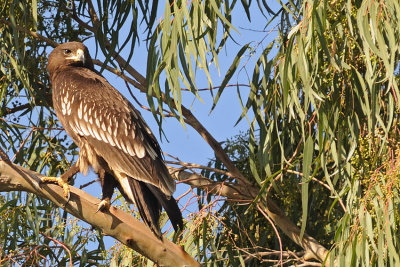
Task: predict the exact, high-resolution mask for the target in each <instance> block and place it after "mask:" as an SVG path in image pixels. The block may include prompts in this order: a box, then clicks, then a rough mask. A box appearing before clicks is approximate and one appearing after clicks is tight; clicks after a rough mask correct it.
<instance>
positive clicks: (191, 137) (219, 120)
mask: <svg viewBox="0 0 400 267" xmlns="http://www.w3.org/2000/svg"><path fill="white" fill-rule="evenodd" d="M238 5H240V4H239V3H238ZM160 11H161V12H162V11H163V8H161V9H160ZM251 12H252V13H251V14H252V22H249V21H248V19H247V17H246V15H245V13H244V10H243V8H241V7H239V6H238V7H236V11H235V13H233V16H232V17H233V19H234V20H233V26H234V27H236V29H237V30H238V31H239V32H236V31H232V32H231V34H232V36H233V37H234V38H235V41H236V43H235V42H233V41H231V40H229V41H228V43H227V46H226V48H225V49H223V50H222V51H221V52H220V56H219V63H220V72H218V70H217V68H216V67H215V66H214V65H211V66H210V73H211V75H212V79H213V83H214V84H213V85H214V86H218V85H219V84H220V83H221V81H222V80H223V78H224V76H223V75H224V74H225V73H226V71H227V70H228V68H229V67H230V65H231V63H232V61H233V60H234V58H235V56H236V54H237V52H238V51H239V50H240V49H241V48H242V46H244V45H245V44H247V43H248V42H250V41H251V42H252V43H251V46H252V47H256V46H259V47H258V48H257V49H256V50H255V51H254V54H253V55H252V56H249V53H245V56H244V57H243V58H242V61H241V65H240V67H239V68H238V70H237V71H236V73H235V74H234V76H233V78H232V80H231V82H230V83H229V84H235V83H243V84H248V79H249V78H248V77H247V75H248V73H246V69H247V70H248V72H249V73H252V70H253V68H254V65H255V62H256V61H257V59H258V57H259V56H260V53H261V52H262V50H263V48H265V46H267V45H268V44H269V43H270V42H271V41H272V40H273V38H275V36H276V34H274V33H275V32H274V31H272V33H268V31H269V30H271V28H268V29H264V27H265V24H266V23H267V19H266V18H265V17H263V16H262V14H261V12H260V11H259V8H258V7H257V5H255V4H253V5H252V8H251ZM161 16H162V13H160V14H159V16H158V18H160V17H161ZM126 34H127V32H124V30H122V31H120V35H121V36H125V35H126ZM266 36H267V37H266ZM145 37H146V36H145V35H142V36H140V38H141V39H144V38H145ZM121 38H122V37H121ZM85 44H86V45H87V46H88V47H89V51H96V50H95V44H94V40H92V39H89V40H87V41H85ZM128 50H129V49H128ZM128 52H129V51H123V53H121V56H122V57H125V58H127V53H128ZM124 53H125V54H124ZM147 54H148V53H147V48H146V45H145V43H144V42H142V43H140V44H139V45H136V48H135V52H134V55H133V57H132V60H131V62H130V64H131V65H132V66H133V67H134V68H135V69H136V70H137V71H139V73H141V74H142V75H145V73H146V62H147ZM246 54H247V55H246ZM92 57H93V58H96V59H99V60H102V61H103V60H104V56H103V55H101V53H98V54H97V55H95V53H94V52H92ZM219 73H221V75H219ZM103 75H104V76H105V77H106V78H107V79H108V81H109V82H110V83H111V84H112V85H113V86H114V87H115V88H117V89H118V90H119V91H120V92H121V93H122V94H123V95H124V96H125V97H127V98H128V99H129V100H130V101H131V102H132V103H133V104H134V106H135V107H136V108H138V109H139V111H140V112H141V113H142V116H143V117H144V119H145V121H146V122H147V124H148V125H149V127H150V128H151V129H152V131H153V132H154V133H155V136H156V137H157V138H158V140H160V136H159V134H158V125H157V123H156V121H155V119H154V117H153V115H152V114H151V113H150V112H148V111H145V110H143V109H140V108H139V107H138V105H137V104H136V103H135V102H134V101H133V99H132V98H131V96H130V95H129V93H128V90H127V88H126V85H125V82H124V81H123V80H122V79H121V78H119V77H117V76H116V75H114V74H110V73H108V72H107V71H104V72H103ZM196 80H197V81H196V82H197V87H198V88H207V87H208V83H207V80H206V79H205V76H204V77H202V75H201V74H199V75H198V76H196ZM131 88H132V89H133V93H134V94H135V97H136V98H137V99H138V100H139V101H140V102H141V104H144V105H145V106H148V104H147V100H146V97H145V95H144V94H142V93H140V92H139V90H136V89H135V88H133V87H131ZM240 92H241V94H242V97H243V98H244V100H245V99H246V97H247V95H248V92H249V89H248V88H247V87H241V88H240ZM182 94H183V96H182V99H183V100H182V103H183V105H185V106H186V107H187V108H190V109H191V111H192V113H193V114H194V115H195V116H196V117H197V119H198V120H199V121H200V122H201V123H202V124H203V125H204V126H205V128H206V129H208V130H209V132H210V133H211V134H212V135H213V136H214V137H215V138H216V139H217V140H218V141H220V142H221V141H225V140H226V139H227V138H230V137H232V136H235V135H237V134H238V133H239V132H240V131H247V129H248V128H249V127H248V123H247V121H246V120H245V119H243V120H242V121H241V122H240V123H239V124H238V125H236V126H235V123H236V121H237V119H238V118H239V116H240V114H241V112H242V109H241V107H240V103H239V99H238V96H237V89H236V87H228V88H226V89H225V90H224V92H223V94H222V96H221V98H220V101H219V102H218V104H217V106H216V108H215V109H214V110H213V112H212V113H210V109H211V107H212V103H213V100H212V98H211V95H210V93H209V92H207V91H203V92H201V93H200V96H201V98H202V99H203V101H204V103H202V102H200V101H198V100H197V99H196V98H195V96H194V95H192V94H191V93H189V92H182ZM163 131H164V133H165V135H166V137H167V139H168V141H167V140H166V139H165V138H162V141H160V145H161V148H162V150H163V151H164V152H166V153H168V154H171V155H173V156H175V157H178V158H179V159H180V160H182V161H184V162H190V163H197V164H203V165H207V162H208V161H209V160H210V159H212V158H214V153H213V150H212V149H211V148H210V146H209V145H208V144H207V143H206V142H205V141H204V139H203V138H202V137H201V136H200V135H199V134H198V133H197V132H196V131H195V130H193V129H192V128H191V127H190V126H187V127H186V128H183V127H182V125H181V124H180V123H179V122H178V121H177V120H176V119H175V118H166V119H165V121H164V122H163ZM166 159H167V160H168V158H166ZM93 177H95V175H94V174H93V173H89V174H88V176H87V177H84V176H83V175H81V174H79V175H78V177H77V179H76V180H75V181H76V182H75V185H77V186H79V185H81V184H85V183H87V182H89V181H90V180H92V179H93ZM84 190H85V191H87V192H88V193H90V194H92V195H94V196H96V197H101V188H100V184H99V183H95V184H92V185H90V186H88V187H86V188H85V189H84ZM187 190H188V186H187V185H184V184H179V185H178V186H177V191H176V192H175V194H174V196H175V197H177V196H179V195H181V194H182V193H184V192H186V191H187ZM186 201H187V199H182V200H181V201H180V203H179V205H180V207H182V206H183V205H185V203H186ZM196 209H197V205H194V206H193V207H189V210H190V211H191V212H195V211H196ZM185 213H186V212H185ZM184 215H185V214H184ZM105 240H106V245H107V246H111V245H113V244H114V242H113V239H112V238H110V237H106V239H105Z"/></svg>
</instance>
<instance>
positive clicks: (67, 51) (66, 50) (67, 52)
mask: <svg viewBox="0 0 400 267" xmlns="http://www.w3.org/2000/svg"><path fill="white" fill-rule="evenodd" d="M71 53H72V51H71V50H69V49H64V55H66V56H69V55H70V54H71Z"/></svg>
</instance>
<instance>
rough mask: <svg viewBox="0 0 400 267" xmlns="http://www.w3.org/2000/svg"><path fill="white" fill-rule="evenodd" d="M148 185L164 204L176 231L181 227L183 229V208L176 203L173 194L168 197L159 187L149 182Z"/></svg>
mask: <svg viewBox="0 0 400 267" xmlns="http://www.w3.org/2000/svg"><path fill="white" fill-rule="evenodd" d="M147 187H148V188H149V189H150V191H151V192H152V193H153V195H154V196H155V197H156V198H157V199H158V201H159V203H161V205H162V206H163V208H164V209H165V211H166V212H167V215H168V217H169V219H170V220H171V223H172V226H173V227H174V230H175V231H178V230H179V229H181V230H182V229H183V219H182V213H181V210H180V209H179V207H178V204H177V203H176V200H175V198H173V197H172V196H170V197H167V196H166V195H165V194H164V193H163V192H161V190H160V189H158V188H157V187H155V186H153V185H150V184H147Z"/></svg>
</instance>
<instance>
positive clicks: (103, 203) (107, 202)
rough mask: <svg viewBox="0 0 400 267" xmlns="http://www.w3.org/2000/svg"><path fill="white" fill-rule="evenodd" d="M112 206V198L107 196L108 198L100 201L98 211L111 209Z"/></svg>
mask: <svg viewBox="0 0 400 267" xmlns="http://www.w3.org/2000/svg"><path fill="white" fill-rule="evenodd" d="M110 206H111V202H110V199H109V198H108V197H107V198H105V199H103V200H102V201H100V203H99V205H98V208H97V211H96V213H97V212H99V211H106V210H109V209H110Z"/></svg>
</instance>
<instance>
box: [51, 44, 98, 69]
mask: <svg viewBox="0 0 400 267" xmlns="http://www.w3.org/2000/svg"><path fill="white" fill-rule="evenodd" d="M68 66H75V67H85V68H88V69H91V70H93V69H94V66H93V62H92V58H91V57H90V54H89V50H88V49H87V47H86V46H85V45H84V44H82V43H80V42H69V43H63V44H60V45H59V46H57V47H56V48H54V50H53V51H52V52H51V53H50V56H49V62H48V65H47V70H48V72H49V73H50V75H52V74H53V73H55V72H57V71H58V70H60V69H62V68H64V67H68Z"/></svg>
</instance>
